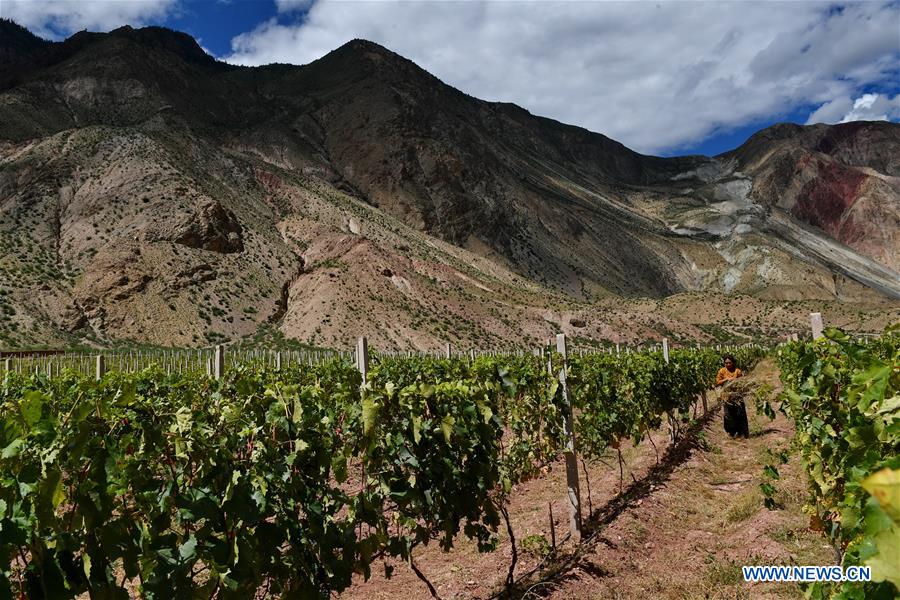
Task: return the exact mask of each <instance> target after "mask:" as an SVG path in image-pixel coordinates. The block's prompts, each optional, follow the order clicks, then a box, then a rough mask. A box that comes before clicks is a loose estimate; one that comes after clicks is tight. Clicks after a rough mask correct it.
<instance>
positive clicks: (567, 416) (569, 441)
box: [556, 333, 581, 544]
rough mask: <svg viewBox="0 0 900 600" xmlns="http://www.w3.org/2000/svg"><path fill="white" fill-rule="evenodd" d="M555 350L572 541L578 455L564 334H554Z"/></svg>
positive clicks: (576, 538)
mask: <svg viewBox="0 0 900 600" xmlns="http://www.w3.org/2000/svg"><path fill="white" fill-rule="evenodd" d="M556 351H557V352H559V354H560V355H561V356H562V365H560V369H559V384H560V389H561V391H562V409H563V410H562V414H563V432H564V433H565V436H566V449H565V452H564V454H565V457H566V488H567V502H566V504H568V506H569V530H570V531H571V533H572V541H573V542H574V543H576V544H577V543H579V542H580V541H581V491H580V489H579V482H578V457H577V455H576V454H575V428H574V423H573V422H572V421H573V417H572V405H571V403H570V402H569V390H568V387H567V386H566V371H567V370H568V365H569V361H568V355H567V353H566V334H564V333H560V334H557V336H556Z"/></svg>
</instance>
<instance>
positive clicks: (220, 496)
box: [0, 348, 760, 598]
mask: <svg viewBox="0 0 900 600" xmlns="http://www.w3.org/2000/svg"><path fill="white" fill-rule="evenodd" d="M740 352H741V354H742V356H741V360H742V361H746V362H751V361H752V360H753V358H754V357H755V356H756V355H758V354H759V353H760V351H759V350H758V349H755V348H747V349H743V350H741V351H740ZM668 359H669V362H666V359H665V357H664V356H663V353H662V352H647V353H629V354H622V355H610V354H582V355H579V356H574V357H572V358H571V359H569V360H566V357H564V356H563V355H560V354H556V353H553V354H550V353H548V354H546V355H545V356H544V357H539V356H533V355H510V356H484V357H476V358H474V360H473V359H472V358H471V357H467V358H452V359H440V358H433V357H414V358H406V357H401V358H396V357H379V356H377V355H376V356H373V357H372V360H371V365H370V366H369V369H368V372H367V376H366V380H365V384H364V385H363V381H362V375H361V373H360V370H359V369H358V368H357V366H358V365H356V364H354V362H352V361H351V360H350V359H349V357H346V356H340V355H337V356H334V357H333V358H331V359H329V360H325V361H323V362H320V363H318V364H313V365H302V364H290V365H281V368H279V369H276V368H274V367H272V366H270V365H266V364H264V363H260V364H258V365H252V364H251V365H243V366H233V367H232V368H229V369H227V370H226V371H225V373H224V376H223V377H222V378H220V379H215V378H212V377H209V376H205V375H203V374H202V373H171V374H166V373H165V372H163V371H162V370H161V369H159V368H158V367H150V368H147V369H144V370H142V371H140V372H137V373H123V372H119V371H110V372H108V373H106V374H105V375H104V376H103V377H102V378H101V379H99V380H96V379H95V378H94V377H91V376H86V375H83V374H79V373H77V372H75V371H71V370H63V371H62V373H61V374H60V375H59V376H58V377H57V376H54V377H48V376H47V375H46V374H43V373H41V374H31V375H23V374H19V373H15V372H10V373H7V374H6V376H5V379H4V382H3V385H2V388H0V389H2V391H0V405H2V411H0V415H2V417H0V449H2V450H0V485H2V487H0V564H2V565H3V570H2V572H0V597H27V598H64V597H75V596H77V595H79V594H82V593H85V592H89V593H90V595H91V597H103V598H107V597H109V598H116V597H121V598H125V597H129V595H130V594H134V593H140V594H141V595H143V597H146V598H169V597H199V596H216V597H220V598H227V597H234V598H247V597H253V596H254V595H255V594H260V593H262V594H270V595H281V596H282V597H318V596H323V595H327V594H328V593H330V592H333V591H339V590H342V589H345V588H346V587H347V586H349V585H350V583H351V578H352V576H353V575H354V574H356V573H361V574H364V575H366V574H368V573H369V572H370V569H371V568H372V566H373V564H375V563H376V562H377V561H379V559H381V558H384V557H396V558H399V559H403V560H405V561H407V562H409V563H410V566H411V567H412V568H413V569H415V564H414V563H413V562H412V561H411V557H412V550H413V548H415V547H416V546H418V545H420V544H428V543H429V542H436V543H438V544H440V545H441V546H442V547H443V548H450V547H451V546H452V545H453V543H454V540H456V539H458V538H459V537H460V536H464V537H465V538H468V539H472V540H475V541H476V542H477V543H478V546H479V549H480V550H482V551H490V550H492V549H493V548H494V547H495V545H496V539H497V532H498V528H500V527H501V526H502V523H503V519H504V513H505V502H506V499H507V497H508V494H509V493H510V490H511V488H512V486H513V485H514V484H515V483H517V482H520V481H523V480H525V479H527V478H529V477H534V476H536V475H539V474H540V472H541V469H542V468H546V466H547V465H549V464H550V463H552V462H553V461H555V460H556V459H557V458H559V457H560V456H561V455H563V454H565V452H566V449H567V447H566V446H567V441H568V440H569V439H570V438H569V436H568V435H567V430H568V428H569V427H573V428H574V435H575V438H576V439H577V440H578V452H579V453H580V454H582V455H583V456H586V457H591V456H598V455H600V454H601V453H602V452H603V451H604V450H605V449H606V448H607V447H610V446H613V447H617V446H618V445H619V444H620V443H623V442H625V441H627V440H632V441H634V442H637V441H639V440H640V439H641V438H642V437H643V436H644V435H645V433H646V432H647V431H649V430H651V429H653V428H656V427H657V426H659V425H660V423H662V422H663V421H664V420H666V419H668V420H669V422H670V424H671V427H672V431H673V434H674V435H677V433H678V428H679V425H680V424H681V423H683V422H685V421H687V420H689V419H690V417H691V412H690V411H691V408H692V407H693V406H695V403H696V402H697V401H698V399H699V398H700V395H701V394H702V393H703V392H704V390H706V389H707V388H709V387H711V384H712V378H713V376H714V373H715V370H716V368H717V367H718V365H719V356H718V354H717V353H716V352H713V351H710V350H673V351H672V352H671V353H670V356H668ZM570 415H571V416H572V420H571V422H569V421H568V418H569V416H570ZM576 476H577V474H576ZM561 493H562V490H561Z"/></svg>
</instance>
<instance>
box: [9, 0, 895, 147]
mask: <svg viewBox="0 0 900 600" xmlns="http://www.w3.org/2000/svg"><path fill="white" fill-rule="evenodd" d="M0 14H2V15H3V16H6V17H10V18H13V19H15V20H17V21H18V22H20V23H22V24H23V25H25V26H27V27H29V28H30V29H31V30H32V31H35V32H36V33H39V34H41V35H44V36H49V37H54V38H56V39H59V38H61V37H65V36H66V35H69V34H70V33H72V32H74V31H78V30H80V29H85V28H86V29H90V30H94V31H104V30H109V29H113V28H115V27H117V26H120V25H123V24H130V25H133V26H141V25H148V24H158V25H165V26H167V27H171V28H173V29H177V30H181V31H185V32H187V33H189V34H191V35H193V36H194V37H196V38H197V39H198V40H199V42H200V43H201V45H202V46H203V47H204V48H205V49H207V50H208V51H209V52H210V53H212V54H213V55H214V56H216V57H217V58H220V59H223V60H228V61H229V62H233V63H236V64H246V65H257V64H266V63H269V62H275V61H277V62H290V63H295V64H304V63H307V62H310V61H311V60H314V59H316V58H318V57H320V56H322V55H323V54H325V53H327V52H328V51H330V50H332V49H334V48H336V47H338V46H340V45H341V44H343V43H344V42H346V41H348V40H350V39H353V38H355V37H360V38H365V39H370V40H372V41H375V42H378V43H381V44H382V45H384V46H386V47H388V48H390V49H392V50H394V51H396V52H398V53H399V54H402V55H403V56H406V57H407V58H410V59H411V60H413V61H415V62H416V63H418V64H419V65H420V66H422V67H423V68H425V69H427V70H429V71H430V72H432V73H434V74H435V75H436V76H438V77H439V78H440V79H442V80H444V81H445V82H447V83H449V84H451V85H453V86H455V87H457V88H459V89H461V90H463V91H464V92H467V93H469V94H472V95H474V96H477V97H479V98H483V99H486V100H495V101H504V102H514V103H516V104H519V105H521V106H523V107H525V108H527V109H528V110H530V111H531V112H533V113H535V114H539V115H543V116H547V117H551V118H555V119H558V120H560V121H563V122H567V123H572V124H575V125H580V126H583V127H586V128H588V129H591V130H593V131H597V132H600V133H604V134H606V135H609V136H610V137H612V138H614V139H617V140H619V141H621V142H623V143H625V144H626V145H628V146H630V147H632V148H634V149H636V150H638V151H641V152H646V153H653V154H662V155H673V154H694V153H697V154H710V155H711V154H717V153H719V152H722V151H725V150H729V149H731V148H734V147H736V146H738V145H740V144H741V143H742V142H743V141H744V140H746V138H747V137H749V136H750V135H752V134H753V133H754V132H755V131H757V130H758V129H760V128H762V127H765V126H767V125H770V124H772V123H776V122H781V121H792V122H796V123H801V124H803V123H807V122H828V123H833V122H839V121H846V120H858V119H878V118H881V119H884V118H887V119H890V120H895V121H896V120H898V119H900V94H898V92H900V70H898V67H897V65H898V64H900V2H853V3H841V4H838V3H824V2H811V1H805V2H768V3H760V2H718V3H716V2H697V1H661V2H642V1H632V2H616V1H591V0H587V1H531V2H525V1H519V0H504V1H499V0H494V1H492V2H483V1H480V0H467V1H455V2H450V1H444V0H406V1H403V2H397V1H391V0H368V1H358V0H78V1H74V0H3V2H2V4H0Z"/></svg>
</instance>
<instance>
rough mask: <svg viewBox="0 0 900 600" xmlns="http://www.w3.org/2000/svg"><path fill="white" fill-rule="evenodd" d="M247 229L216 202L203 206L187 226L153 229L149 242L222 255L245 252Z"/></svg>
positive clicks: (150, 232)
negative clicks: (171, 243) (186, 247)
mask: <svg viewBox="0 0 900 600" xmlns="http://www.w3.org/2000/svg"><path fill="white" fill-rule="evenodd" d="M243 232H244V230H243V228H242V227H241V223H240V221H238V219H237V217H236V216H235V215H234V213H232V212H231V211H230V210H228V209H227V208H225V207H224V206H222V205H221V204H219V203H218V202H215V201H208V202H204V203H203V204H201V205H200V206H199V207H198V208H197V210H196V211H195V212H194V213H193V214H192V215H190V216H188V217H187V220H186V221H185V222H182V223H179V224H176V225H174V226H171V227H165V226H161V227H159V228H153V229H151V230H150V231H149V232H148V233H147V239H148V240H149V241H169V242H175V243H176V244H181V245H182V246H188V247H189V248H198V249H200V250H210V251H212V252H220V253H222V254H230V253H232V252H242V251H243V250H244V240H243Z"/></svg>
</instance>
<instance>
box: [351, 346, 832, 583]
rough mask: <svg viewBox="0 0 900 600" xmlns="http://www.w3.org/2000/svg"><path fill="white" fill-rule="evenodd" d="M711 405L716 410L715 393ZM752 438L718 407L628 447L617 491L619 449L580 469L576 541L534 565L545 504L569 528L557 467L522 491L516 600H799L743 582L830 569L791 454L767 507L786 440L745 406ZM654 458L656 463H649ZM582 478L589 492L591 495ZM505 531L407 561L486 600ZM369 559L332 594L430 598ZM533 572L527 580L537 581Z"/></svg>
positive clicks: (517, 504)
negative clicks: (734, 430) (750, 567)
mask: <svg viewBox="0 0 900 600" xmlns="http://www.w3.org/2000/svg"><path fill="white" fill-rule="evenodd" d="M748 379H750V380H753V381H755V382H757V383H758V384H759V385H769V386H772V388H773V392H777V391H778V390H780V384H779V382H778V370H777V367H776V366H775V365H774V363H773V362H772V361H770V360H765V361H763V362H761V363H760V364H759V365H758V366H757V367H756V368H755V369H754V370H753V372H752V373H750V374H749V376H748ZM710 401H711V403H715V401H714V396H713V395H710ZM747 412H748V416H749V420H750V434H751V435H750V439H748V440H744V439H738V440H734V439H731V438H729V437H728V435H727V434H726V433H725V432H724V431H723V429H722V416H721V412H720V410H718V409H717V410H715V411H711V414H710V416H709V417H708V418H707V419H706V420H704V421H703V422H701V423H699V424H698V425H697V426H696V427H695V428H694V430H693V431H692V432H691V435H689V436H688V437H687V438H686V439H685V440H684V441H682V442H681V443H679V444H678V445H677V446H675V447H669V446H668V444H667V439H666V438H667V436H666V434H665V431H657V432H654V434H653V435H652V438H651V439H652V442H653V443H654V444H655V449H654V445H653V444H651V440H645V441H644V442H642V443H641V444H640V445H639V446H638V447H630V446H629V447H627V448H625V447H623V448H622V456H623V459H624V464H625V466H624V469H623V480H622V484H624V485H623V487H624V491H623V493H621V494H620V493H619V491H620V475H619V468H618V459H617V457H616V455H615V453H614V452H613V453H611V454H610V455H609V456H607V457H604V460H603V461H598V462H596V463H594V464H587V465H585V468H586V472H587V474H588V477H587V478H585V477H584V474H585V472H584V471H582V473H581V475H582V483H581V492H582V502H583V505H584V509H585V514H586V515H587V514H588V509H590V515H591V517H590V518H588V519H586V535H585V543H584V544H583V545H582V548H581V550H580V551H579V552H578V553H575V552H574V545H573V544H571V543H562V544H560V546H559V548H558V549H557V551H556V552H555V553H553V554H552V556H550V557H549V558H548V559H547V560H546V561H544V564H541V568H540V569H538V570H535V568H536V567H538V566H539V564H540V563H542V554H543V552H542V550H541V546H542V545H543V546H545V545H546V543H545V542H542V540H547V542H549V541H550V539H551V531H550V519H549V507H550V506H552V510H553V515H554V521H555V530H556V536H557V538H558V541H559V540H561V539H562V538H563V536H564V535H565V534H566V532H567V531H568V519H567V514H566V513H565V504H564V492H565V469H564V466H563V465H562V464H556V465H554V466H553V469H552V470H551V471H550V473H548V474H547V475H545V476H543V477H541V478H539V479H535V480H532V481H530V482H527V483H525V484H523V485H520V486H517V487H516V488H515V489H514V491H513V494H512V499H511V503H510V506H509V513H510V520H511V522H512V526H513V532H514V535H515V537H516V539H517V547H518V552H519V561H518V565H517V568H516V579H517V581H518V586H517V588H516V592H515V594H514V596H515V597H529V598H533V597H550V598H554V599H559V600H562V599H569V598H573V599H592V600H593V599H607V598H610V599H628V598H634V599H640V600H649V599H657V598H660V599H661V598H666V599H701V598H703V599H726V598H727V599H743V598H747V599H756V598H801V597H802V594H801V592H800V590H799V588H798V587H797V586H795V585H793V584H753V585H750V584H745V583H744V582H743V579H742V576H741V570H740V567H741V565H744V564H775V563H791V562H793V563H796V564H814V565H815V564H822V565H824V564H832V563H833V562H834V556H833V553H832V551H831V549H830V547H829V546H828V545H827V544H826V542H825V540H824V538H823V537H822V536H821V534H819V533H816V532H813V531H810V530H809V529H808V519H807V518H806V516H804V515H803V513H802V512H801V506H802V504H803V500H804V498H805V494H806V491H805V490H806V479H805V475H804V474H803V472H802V468H801V465H800V464H799V459H798V457H796V456H792V457H791V458H790V461H789V462H788V464H786V465H782V466H780V468H779V470H780V472H781V475H782V478H781V481H779V482H778V483H777V489H778V492H777V494H776V496H775V499H776V501H777V503H778V508H777V510H774V511H770V510H768V509H766V508H765V507H764V506H763V498H762V495H761V493H760V491H759V483H760V482H761V481H762V469H763V466H764V465H765V464H768V463H772V462H774V459H773V458H772V457H771V456H770V455H769V453H768V451H769V450H776V449H783V448H787V447H788V445H789V442H790V438H791V435H792V434H793V431H792V428H791V425H790V423H789V421H788V420H787V419H786V418H785V417H784V416H782V415H779V416H778V417H777V418H776V419H775V420H774V421H770V420H769V419H768V418H767V417H765V416H764V415H757V414H756V410H755V408H754V406H753V402H752V400H750V401H748V402H747ZM657 453H658V455H659V462H658V463H657ZM586 482H589V487H590V494H589V493H588V485H586ZM502 529H504V531H503V532H502V534H501V536H500V543H499V547H498V549H497V550H496V551H495V552H492V553H487V554H479V553H478V551H477V549H476V548H475V547H474V545H473V544H469V543H467V542H464V541H463V542H460V543H459V544H457V546H456V547H455V548H454V549H453V550H451V551H450V552H448V553H444V552H441V551H440V549H439V548H437V546H436V544H432V545H430V546H428V547H425V548H421V549H419V550H417V551H416V553H415V564H416V566H417V567H418V568H419V569H420V570H421V571H422V573H423V574H424V575H425V576H427V577H428V579H429V580H430V581H431V582H432V584H433V585H434V586H435V588H436V590H437V592H438V594H439V596H440V597H441V598H445V599H447V598H490V597H491V596H493V595H495V594H499V593H500V592H502V591H503V589H504V587H503V583H504V581H505V580H506V574H507V570H508V568H509V564H510V558H511V555H512V553H511V544H510V543H509V537H508V536H507V535H506V534H505V528H502ZM379 566H380V565H378V564H375V565H372V568H373V575H372V578H371V579H370V580H369V581H367V582H364V581H363V580H362V578H360V579H359V580H358V581H357V582H356V583H355V585H354V586H353V587H351V588H350V589H349V590H347V591H345V592H344V593H343V594H341V595H340V598H342V599H345V598H350V599H357V598H359V599H362V598H366V599H369V598H372V599H381V598H385V599H386V598H406V599H415V598H430V594H429V592H428V589H427V587H426V586H425V584H424V583H423V582H422V581H420V580H419V579H418V578H417V577H416V576H415V574H413V572H412V571H411V570H410V569H409V567H407V566H406V565H404V564H402V563H401V564H396V563H394V564H393V566H394V567H395V571H394V574H393V577H392V578H390V579H387V578H385V577H384V575H383V573H382V572H381V570H380V569H379ZM532 571H534V572H532Z"/></svg>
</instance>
